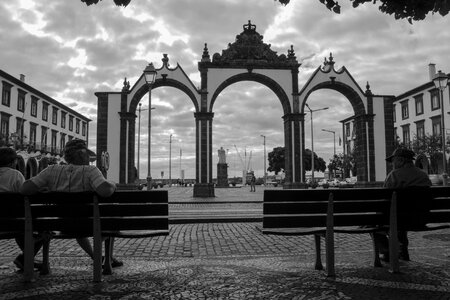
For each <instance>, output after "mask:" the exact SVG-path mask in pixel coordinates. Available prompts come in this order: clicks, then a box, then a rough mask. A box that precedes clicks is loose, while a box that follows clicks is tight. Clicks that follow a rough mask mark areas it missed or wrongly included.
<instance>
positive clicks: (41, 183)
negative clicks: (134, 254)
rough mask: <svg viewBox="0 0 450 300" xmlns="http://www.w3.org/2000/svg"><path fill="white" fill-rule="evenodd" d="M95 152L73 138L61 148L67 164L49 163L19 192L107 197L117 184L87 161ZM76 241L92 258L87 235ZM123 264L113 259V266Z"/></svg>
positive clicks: (81, 141) (25, 193)
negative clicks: (92, 194)
mask: <svg viewBox="0 0 450 300" xmlns="http://www.w3.org/2000/svg"><path fill="white" fill-rule="evenodd" d="M91 156H95V153H94V152H93V151H91V150H89V149H88V147H87V145H86V142H85V141H84V140H81V139H73V140H71V141H69V142H67V143H66V145H65V147H64V159H65V161H66V162H67V164H66V165H61V164H59V165H58V164H55V165H50V166H48V167H47V168H45V169H44V170H42V172H40V173H39V174H38V175H36V176H35V177H32V178H30V179H29V180H27V181H25V183H24V184H23V186H22V188H21V190H20V192H21V193H22V194H24V195H32V194H35V193H38V192H40V191H50V192H85V191H94V192H96V193H97V194H98V195H99V196H101V197H109V196H111V195H112V194H113V193H114V191H115V190H116V184H115V183H114V182H112V181H108V180H106V179H105V177H103V174H102V173H101V171H100V170H99V169H98V168H97V167H96V166H93V165H90V164H89V158H90V157H91ZM77 242H78V244H79V245H80V246H81V248H82V249H83V250H84V251H85V252H86V253H87V254H88V255H89V256H90V257H91V258H94V252H93V249H92V246H91V243H90V242H89V239H88V238H77ZM122 265H123V263H122V262H121V261H118V260H116V259H114V258H113V261H112V266H113V267H119V266H122Z"/></svg>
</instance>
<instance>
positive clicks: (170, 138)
mask: <svg viewBox="0 0 450 300" xmlns="http://www.w3.org/2000/svg"><path fill="white" fill-rule="evenodd" d="M169 186H172V134H170V137H169Z"/></svg>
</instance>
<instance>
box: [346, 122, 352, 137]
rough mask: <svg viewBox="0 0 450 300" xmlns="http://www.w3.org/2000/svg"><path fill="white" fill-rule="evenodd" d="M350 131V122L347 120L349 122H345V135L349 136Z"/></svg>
mask: <svg viewBox="0 0 450 300" xmlns="http://www.w3.org/2000/svg"><path fill="white" fill-rule="evenodd" d="M350 133H351V131H350V122H349V123H347V124H345V135H346V136H347V137H350Z"/></svg>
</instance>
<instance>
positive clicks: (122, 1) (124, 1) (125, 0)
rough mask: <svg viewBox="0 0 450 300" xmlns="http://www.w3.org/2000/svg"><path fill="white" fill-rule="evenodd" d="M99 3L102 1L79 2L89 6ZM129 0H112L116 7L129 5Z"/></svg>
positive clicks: (82, 0)
mask: <svg viewBox="0 0 450 300" xmlns="http://www.w3.org/2000/svg"><path fill="white" fill-rule="evenodd" d="M99 1H102V0H81V2H84V3H86V5H88V6H89V5H91V4H97V3H98V2H99ZM130 2H131V0H114V3H115V4H116V5H117V6H127V5H128V4H130Z"/></svg>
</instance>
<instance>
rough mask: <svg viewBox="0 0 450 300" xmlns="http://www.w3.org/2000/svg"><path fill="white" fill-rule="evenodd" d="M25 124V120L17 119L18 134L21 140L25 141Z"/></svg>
mask: <svg viewBox="0 0 450 300" xmlns="http://www.w3.org/2000/svg"><path fill="white" fill-rule="evenodd" d="M24 122H25V120H24V119H22V118H17V117H16V133H17V134H19V136H20V139H21V140H22V139H23V128H24V126H23V123H24Z"/></svg>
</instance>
